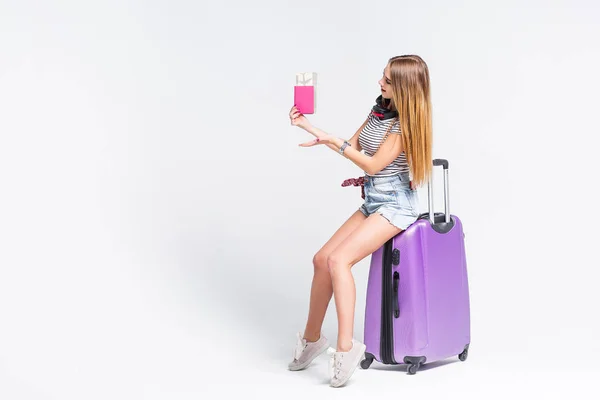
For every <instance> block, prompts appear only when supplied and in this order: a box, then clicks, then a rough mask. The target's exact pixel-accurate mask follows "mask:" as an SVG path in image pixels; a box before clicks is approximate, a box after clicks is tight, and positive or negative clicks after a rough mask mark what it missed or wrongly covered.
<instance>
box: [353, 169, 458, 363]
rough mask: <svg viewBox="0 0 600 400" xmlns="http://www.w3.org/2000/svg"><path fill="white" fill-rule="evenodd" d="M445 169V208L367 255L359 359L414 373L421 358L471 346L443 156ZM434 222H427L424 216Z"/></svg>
mask: <svg viewBox="0 0 600 400" xmlns="http://www.w3.org/2000/svg"><path fill="white" fill-rule="evenodd" d="M433 165H434V166H443V168H444V203H445V204H444V206H445V213H444V214H442V213H434V212H433V188H432V183H431V180H430V182H429V186H428V202H429V213H424V214H421V215H420V216H419V219H418V220H417V221H415V223H413V224H412V225H411V226H409V227H408V228H407V229H406V230H404V231H402V232H401V233H400V234H398V235H397V236H395V237H393V238H392V239H390V240H389V241H388V242H386V243H385V244H384V245H383V246H382V247H381V248H379V249H378V250H377V251H375V252H374V253H373V254H372V255H371V266H370V271H369V282H368V286H367V299H366V312H365V334H364V341H365V345H366V346H367V350H366V354H365V359H364V360H363V361H362V363H361V367H362V368H364V369H367V368H369V366H370V365H371V363H372V362H373V360H374V359H375V360H377V361H379V362H381V363H383V364H408V373H409V374H410V375H412V374H415V373H416V372H417V370H418V369H419V367H420V366H421V365H423V364H424V363H426V362H433V361H437V360H441V359H444V358H448V357H451V356H456V355H458V357H459V359H460V360H461V361H464V360H466V358H467V354H468V349H469V343H470V306H469V287H468V280H467V264H466V257H465V245H464V234H463V228H462V223H461V222H460V220H459V219H458V217H456V216H455V215H450V211H449V206H448V193H449V192H448V161H446V160H440V159H436V160H434V161H433ZM431 215H433V216H434V220H435V221H431V218H430V216H431Z"/></svg>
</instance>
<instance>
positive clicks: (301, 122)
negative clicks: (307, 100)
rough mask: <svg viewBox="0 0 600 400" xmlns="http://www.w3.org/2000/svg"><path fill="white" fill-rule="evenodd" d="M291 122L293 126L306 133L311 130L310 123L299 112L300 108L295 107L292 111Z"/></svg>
mask: <svg viewBox="0 0 600 400" xmlns="http://www.w3.org/2000/svg"><path fill="white" fill-rule="evenodd" d="M290 121H291V123H292V125H293V126H298V127H300V128H302V129H304V130H305V131H308V129H309V128H310V122H308V119H307V118H306V117H305V116H304V115H303V114H302V113H301V112H300V111H299V110H298V107H296V106H293V107H292V109H291V110H290Z"/></svg>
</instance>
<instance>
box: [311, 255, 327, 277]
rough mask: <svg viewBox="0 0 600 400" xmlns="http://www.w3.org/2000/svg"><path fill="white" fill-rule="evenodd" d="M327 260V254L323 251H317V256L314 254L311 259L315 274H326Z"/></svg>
mask: <svg viewBox="0 0 600 400" xmlns="http://www.w3.org/2000/svg"><path fill="white" fill-rule="evenodd" d="M328 258H329V254H327V253H325V252H323V251H319V252H317V254H315V256H314V257H313V266H314V268H315V272H318V271H324V272H328V267H327V259H328Z"/></svg>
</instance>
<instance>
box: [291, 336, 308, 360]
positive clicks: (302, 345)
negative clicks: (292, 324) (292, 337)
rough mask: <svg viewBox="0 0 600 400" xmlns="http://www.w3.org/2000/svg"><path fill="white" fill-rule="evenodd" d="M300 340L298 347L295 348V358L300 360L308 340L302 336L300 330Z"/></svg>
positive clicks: (297, 343)
mask: <svg viewBox="0 0 600 400" xmlns="http://www.w3.org/2000/svg"><path fill="white" fill-rule="evenodd" d="M297 337H298V341H297V342H296V348H295V349H294V360H299V359H300V356H301V355H302V352H303V351H304V349H305V348H306V345H307V344H308V343H306V341H305V340H304V339H303V338H302V335H301V334H300V332H298V333H297Z"/></svg>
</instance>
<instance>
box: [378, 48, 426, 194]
mask: <svg viewBox="0 0 600 400" xmlns="http://www.w3.org/2000/svg"><path fill="white" fill-rule="evenodd" d="M388 63H389V66H390V75H391V78H392V102H391V107H392V109H395V110H397V111H398V118H399V120H400V130H401V131H402V135H401V137H402V144H403V147H404V152H405V154H406V160H407V162H408V165H409V168H410V172H411V175H412V181H413V184H414V186H421V185H423V184H426V183H427V182H428V181H429V179H430V178H431V170H432V159H431V153H432V151H431V147H432V136H433V135H432V126H431V125H432V118H431V96H430V92H429V69H428V68H427V64H425V61H423V59H422V58H421V57H419V56H416V55H405V56H396V57H392V58H390V59H389V61H388Z"/></svg>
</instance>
